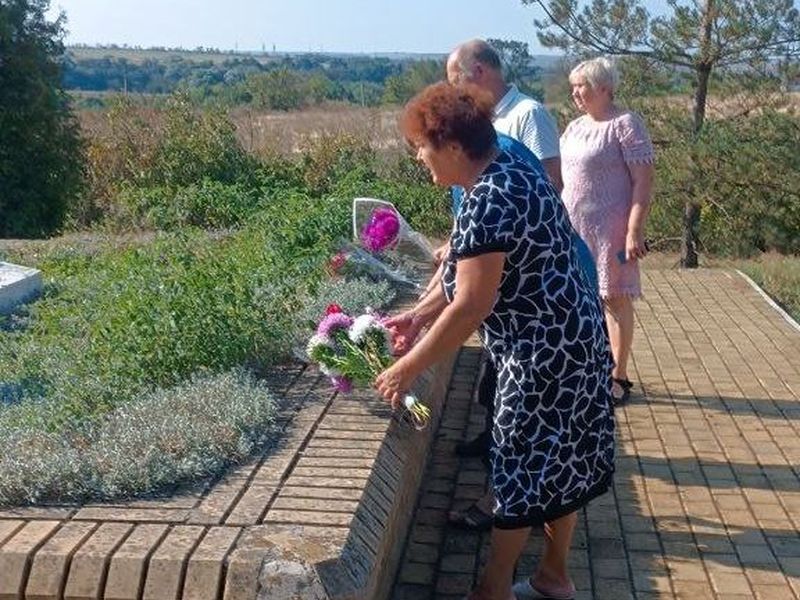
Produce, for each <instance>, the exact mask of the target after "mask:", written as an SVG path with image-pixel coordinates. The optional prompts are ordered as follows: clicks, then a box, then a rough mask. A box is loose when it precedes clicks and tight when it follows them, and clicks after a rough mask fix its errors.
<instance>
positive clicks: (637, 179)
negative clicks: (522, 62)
mask: <svg viewBox="0 0 800 600" xmlns="http://www.w3.org/2000/svg"><path fill="white" fill-rule="evenodd" d="M618 79H619V76H618V75H617V72H616V70H615V69H614V66H613V64H612V63H611V62H610V61H609V60H607V59H605V58H595V59H593V60H588V61H585V62H582V63H580V64H579V65H578V66H577V67H575V68H574V69H573V70H572V72H571V73H570V76H569V81H570V84H571V85H572V98H573V99H574V101H575V104H576V105H577V106H578V108H579V109H580V110H581V111H583V112H584V113H585V114H584V115H583V116H582V117H579V118H577V119H575V120H574V121H572V122H571V123H570V124H569V125H567V128H566V129H565V130H564V133H563V135H562V136H561V169H562V173H563V177H564V190H563V192H562V198H563V199H564V205H565V206H566V207H567V211H568V212H569V217H570V220H571V221H572V225H573V227H575V229H576V230H577V231H578V234H579V235H580V236H581V237H582V238H583V239H584V241H585V242H586V243H587V244H588V245H589V248H590V249H591V251H592V254H593V255H594V258H595V261H596V263H597V274H598V281H599V289H600V297H601V298H602V299H603V305H604V307H605V313H606V323H607V325H608V333H609V337H610V338H611V350H612V353H613V355H614V371H613V378H614V387H613V394H614V399H615V400H616V401H618V402H624V401H625V400H627V398H628V396H629V394H630V389H631V387H632V384H631V382H630V380H629V379H628V357H629V356H630V353H631V346H632V344H633V300H634V299H635V298H638V297H639V296H641V294H642V289H641V287H640V284H639V259H640V258H643V257H644V255H645V254H647V247H646V245H645V241H644V227H645V220H646V219H647V213H648V210H649V206H650V197H651V195H652V189H653V145H652V143H651V142H650V138H649V136H648V135H647V129H646V128H645V126H644V123H643V122H642V120H641V119H640V118H639V117H638V116H637V115H635V114H633V113H631V112H629V111H626V110H622V109H620V108H618V107H617V106H615V105H614V90H615V89H616V87H617V82H618Z"/></svg>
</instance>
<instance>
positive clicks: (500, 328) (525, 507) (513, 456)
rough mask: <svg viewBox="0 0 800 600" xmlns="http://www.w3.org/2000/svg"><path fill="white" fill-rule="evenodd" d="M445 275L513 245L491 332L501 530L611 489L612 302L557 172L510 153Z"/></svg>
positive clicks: (473, 198) (467, 214) (484, 186)
mask: <svg viewBox="0 0 800 600" xmlns="http://www.w3.org/2000/svg"><path fill="white" fill-rule="evenodd" d="M456 221H457V223H456V228H455V229H454V231H453V234H452V236H451V239H450V256H449V257H448V259H447V263H446V265H445V271H444V276H443V285H444V291H445V295H446V296H447V299H448V301H449V302H452V300H453V298H454V296H455V295H456V294H457V293H458V290H457V289H456V271H457V269H458V261H459V260H460V259H465V258H469V257H472V256H477V255H479V254H484V253H487V252H504V253H505V254H506V258H505V264H504V267H503V276H502V279H501V283H500V288H499V289H498V292H497V300H496V301H495V305H494V308H493V309H492V313H491V314H490V315H489V316H488V317H487V318H486V319H485V320H484V321H483V323H482V324H481V327H480V334H481V339H482V342H483V345H484V347H485V348H486V349H487V350H488V352H489V353H490V355H491V358H492V360H493V362H494V364H495V366H496V367H497V372H498V382H497V397H496V400H495V415H494V432H493V437H494V447H493V454H492V481H493V488H494V493H495V498H496V504H495V512H494V520H495V525H496V526H497V527H500V528H506V529H513V528H517V527H524V526H528V525H539V524H542V523H544V522H546V521H552V520H554V519H557V518H559V517H561V516H564V515H566V514H568V513H570V512H573V511H575V510H577V509H579V508H580V507H582V506H583V505H584V504H586V503H587V502H588V501H589V500H591V499H592V498H594V497H596V496H598V495H600V494H602V493H604V492H605V491H606V490H607V489H608V487H609V485H610V483H611V478H612V475H613V472H614V416H613V405H612V403H611V366H612V363H611V352H610V347H609V343H608V337H607V334H606V328H605V324H604V321H603V313H602V309H601V306H600V301H599V299H598V297H597V295H596V293H594V292H592V291H591V287H590V285H589V284H588V282H587V281H586V280H585V278H584V275H583V272H582V270H581V269H580V267H579V264H578V259H577V256H576V252H575V250H574V249H573V247H572V241H571V240H572V238H571V234H572V226H571V224H570V222H569V218H568V217H567V213H566V210H565V209H564V206H563V204H562V203H561V200H560V199H559V197H558V194H557V193H556V191H555V190H554V189H553V187H552V185H551V184H550V182H549V180H548V179H547V178H546V177H545V176H543V175H542V174H541V173H539V172H537V171H535V170H534V169H533V168H532V167H530V166H529V165H528V164H527V163H525V162H522V161H520V160H519V159H516V158H514V157H513V156H512V155H510V154H508V153H506V152H500V153H499V154H498V156H497V158H496V159H495V161H494V162H492V164H490V165H489V166H488V167H487V169H486V170H485V171H484V172H483V173H482V174H481V176H480V178H479V179H478V181H477V183H476V184H475V185H474V186H473V188H472V189H471V190H470V191H469V194H468V195H467V197H466V198H465V200H464V203H463V204H462V206H461V208H460V210H459V213H458V215H457V219H456Z"/></svg>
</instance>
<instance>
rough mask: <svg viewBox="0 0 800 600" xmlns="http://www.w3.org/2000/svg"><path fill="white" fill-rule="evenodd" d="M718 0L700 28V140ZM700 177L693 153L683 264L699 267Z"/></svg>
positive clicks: (709, 5)
mask: <svg viewBox="0 0 800 600" xmlns="http://www.w3.org/2000/svg"><path fill="white" fill-rule="evenodd" d="M714 4H715V0H705V6H704V8H703V20H702V23H701V29H700V56H699V61H698V63H697V67H696V74H697V87H696V88H695V91H694V102H693V104H692V117H693V132H694V140H693V142H696V140H697V137H698V135H699V134H700V130H701V129H703V122H704V121H705V118H706V101H707V99H708V82H709V80H710V79H711V71H712V69H713V67H714V57H713V56H712V53H711V32H712V28H713V24H714V13H715V7H714ZM699 179H700V174H699V169H698V168H697V161H696V160H695V159H694V157H692V181H691V182H690V190H689V198H687V200H686V203H685V205H684V207H683V236H682V240H681V266H682V267H685V268H687V269H695V268H697V264H698V263H697V233H698V229H699V226H700V205H699V204H697V202H695V200H694V198H693V196H694V194H693V193H692V192H691V188H692V187H694V185H695V184H696V182H697V181H698V180H699Z"/></svg>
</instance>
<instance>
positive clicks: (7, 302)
mask: <svg viewBox="0 0 800 600" xmlns="http://www.w3.org/2000/svg"><path fill="white" fill-rule="evenodd" d="M41 292H42V274H41V272H40V271H38V270H36V269H30V268H28V267H21V266H19V265H14V264H11V263H7V262H0V314H8V313H10V312H11V311H12V310H14V308H16V307H17V306H18V305H20V304H23V303H25V302H29V301H30V300H32V299H34V298H35V297H37V296H38V295H39V294H40V293H41Z"/></svg>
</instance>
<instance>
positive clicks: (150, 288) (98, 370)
mask: <svg viewBox="0 0 800 600" xmlns="http://www.w3.org/2000/svg"><path fill="white" fill-rule="evenodd" d="M348 224H349V205H348V204H347V203H343V202H337V201H334V200H329V201H320V200H312V199H310V198H308V197H305V196H302V195H294V196H293V195H287V196H285V197H284V198H283V199H282V202H281V203H280V205H275V206H273V207H272V209H271V210H267V211H264V212H263V213H261V214H259V215H258V216H256V217H253V219H252V223H251V224H250V225H248V226H247V227H245V228H244V229H242V230H241V231H239V232H237V233H234V234H230V235H227V236H224V237H222V238H215V237H213V236H211V235H210V234H206V233H203V232H200V231H196V230H186V231H181V232H177V233H174V234H162V235H160V236H157V237H156V239H155V241H154V242H153V243H151V244H147V245H141V246H138V247H133V248H128V249H124V250H121V251H120V250H116V249H114V248H113V246H112V247H108V248H105V249H102V250H100V251H98V252H96V253H95V254H93V255H86V254H82V253H78V252H74V251H70V250H69V249H67V250H60V251H58V252H56V253H55V254H52V255H47V256H45V257H44V258H43V259H42V261H41V262H40V263H39V265H38V266H39V267H40V268H41V269H42V270H43V272H44V273H45V275H46V277H47V279H48V285H47V293H46V295H45V298H43V299H42V300H41V301H39V302H37V303H35V304H34V305H32V307H31V309H30V312H31V317H30V324H29V326H28V327H27V328H22V329H14V330H11V331H6V332H4V333H2V334H0V335H2V336H3V343H2V344H0V381H3V382H5V383H6V384H7V385H10V386H12V388H14V389H21V390H23V393H22V395H23V397H25V398H30V399H35V398H39V397H47V398H57V399H58V402H54V406H55V407H56V409H55V410H54V411H53V412H52V413H50V414H49V415H48V419H49V421H50V426H51V427H59V426H61V425H62V424H63V423H64V422H66V421H68V420H69V419H71V418H73V417H75V416H79V417H81V418H83V417H85V416H86V415H87V414H88V415H91V414H101V413H103V412H106V411H108V410H109V409H110V408H112V407H114V406H116V405H119V404H120V403H123V402H125V401H128V400H130V399H131V398H133V397H136V396H137V395H139V394H140V393H141V392H142V390H144V389H148V388H151V387H161V388H169V387H171V386H173V385H176V384H177V383H179V382H181V381H182V380H184V379H185V378H186V377H187V376H189V375H190V374H191V373H193V372H195V371H196V370H197V369H199V368H201V367H205V368H209V369H211V370H212V371H215V372H216V371H222V370H226V369H229V368H231V367H234V366H237V365H241V364H244V363H246V362H248V361H254V362H257V363H261V364H270V363H272V362H274V361H275V360H277V359H279V358H280V357H282V356H286V353H287V352H288V351H289V350H290V348H291V344H292V341H293V339H294V331H293V327H295V326H296V323H295V322H294V320H293V319H292V315H293V314H294V313H295V309H296V305H297V298H298V297H299V296H300V294H302V293H304V292H305V291H306V290H307V289H309V287H310V286H311V287H313V285H314V284H315V283H316V282H318V281H319V280H320V279H321V277H322V273H323V265H324V264H325V263H326V262H327V260H328V259H329V257H330V254H331V252H332V248H333V247H334V246H335V244H336V243H337V242H338V240H340V239H341V238H342V237H344V236H345V235H346V234H347V233H348Z"/></svg>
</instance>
